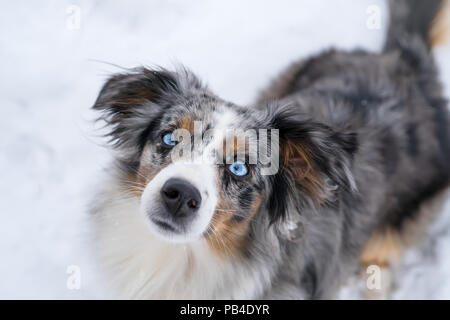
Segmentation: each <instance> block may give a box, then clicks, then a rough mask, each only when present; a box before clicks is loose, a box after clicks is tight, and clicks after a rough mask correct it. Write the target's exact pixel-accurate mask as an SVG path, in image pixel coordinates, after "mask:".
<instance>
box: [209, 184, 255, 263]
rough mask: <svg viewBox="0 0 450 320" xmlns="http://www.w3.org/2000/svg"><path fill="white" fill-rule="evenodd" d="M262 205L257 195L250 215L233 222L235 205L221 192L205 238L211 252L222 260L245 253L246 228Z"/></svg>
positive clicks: (246, 243)
mask: <svg viewBox="0 0 450 320" xmlns="http://www.w3.org/2000/svg"><path fill="white" fill-rule="evenodd" d="M261 203H262V195H258V196H257V197H256V198H255V199H254V200H253V204H252V207H251V209H250V213H249V215H248V217H246V218H245V219H244V220H242V221H236V220H233V216H234V215H235V213H236V214H238V213H237V212H236V209H235V207H236V205H235V204H234V203H232V201H230V200H228V199H226V198H225V195H224V193H223V191H222V192H221V194H220V200H219V203H218V205H217V209H216V211H215V212H214V215H213V219H212V222H211V225H210V230H211V231H210V232H209V234H208V236H207V237H206V240H207V242H208V245H209V247H210V248H211V250H212V251H213V252H214V253H215V254H216V255H218V256H219V257H221V258H223V257H226V256H239V255H242V254H243V253H244V252H245V249H246V248H247V245H248V242H247V241H248V238H247V236H248V228H249V225H250V222H251V221H252V219H253V218H254V216H255V215H256V213H257V212H258V209H259V208H260V206H261Z"/></svg>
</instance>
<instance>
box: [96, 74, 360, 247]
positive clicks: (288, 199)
mask: <svg viewBox="0 0 450 320" xmlns="http://www.w3.org/2000/svg"><path fill="white" fill-rule="evenodd" d="M94 109H96V110H100V111H102V112H103V113H102V119H104V120H105V121H106V123H107V124H108V126H109V128H110V131H109V136H110V138H111V144H112V145H113V147H114V148H115V150H116V151H117V160H118V163H119V164H120V168H121V169H122V173H123V174H122V182H123V186H124V187H125V190H126V191H124V192H127V193H129V194H132V195H135V196H137V197H139V198H140V203H141V211H142V214H144V215H145V216H146V217H147V218H148V222H149V226H150V229H151V230H152V231H153V232H154V233H155V234H157V235H159V236H160V237H162V238H164V239H166V240H168V241H175V242H184V241H195V240H198V239H206V240H208V241H209V244H210V245H212V246H213V247H215V248H216V249H218V250H219V251H220V250H221V248H222V247H223V246H224V245H226V248H228V249H229V248H233V250H234V249H236V250H237V251H239V250H240V249H242V248H244V247H245V244H246V241H247V240H248V239H247V238H248V235H249V230H250V225H251V223H252V221H255V220H257V219H258V221H263V222H264V223H266V224H267V227H270V226H271V225H273V224H274V223H282V222H283V221H284V220H286V219H287V217H288V215H289V214H290V213H289V212H290V210H291V211H292V208H297V210H294V211H297V212H298V209H299V208H301V207H300V206H306V205H308V206H314V205H320V204H321V203H323V202H326V201H327V199H330V193H333V192H334V190H335V187H336V186H338V187H345V188H347V187H351V185H352V177H351V174H350V171H349V165H350V162H351V154H352V152H353V151H354V149H355V147H356V142H355V138H354V136H352V135H349V134H344V133H338V132H335V131H333V130H331V129H330V128H329V127H327V126H326V125H323V124H320V123H316V122H313V121H310V120H308V119H305V118H303V117H302V116H301V115H299V113H298V112H297V111H296V110H295V109H294V108H292V107H289V106H277V105H275V104H273V105H269V106H266V107H264V108H261V107H260V108H244V107H240V106H237V105H235V104H232V103H229V102H226V101H224V100H222V99H220V98H219V97H217V96H216V95H214V94H213V93H211V92H210V91H209V90H208V89H207V88H206V87H205V86H203V85H202V84H201V83H200V81H199V80H198V79H197V78H196V77H195V76H194V75H193V74H192V73H190V72H189V71H187V70H185V69H182V70H178V71H176V72H170V71H167V70H163V69H160V70H149V69H146V68H139V69H134V70H132V71H130V72H128V73H124V74H117V75H114V76H112V77H111V78H110V79H109V80H108V81H107V83H106V84H105V85H104V87H103V88H102V90H101V92H100V94H99V97H98V99H97V101H96V103H95V105H94ZM256 217H259V218H256Z"/></svg>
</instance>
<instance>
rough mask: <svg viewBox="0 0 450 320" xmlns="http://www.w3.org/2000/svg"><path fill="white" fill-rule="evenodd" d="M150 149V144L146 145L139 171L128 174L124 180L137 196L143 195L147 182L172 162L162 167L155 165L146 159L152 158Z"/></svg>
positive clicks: (129, 189)
mask: <svg viewBox="0 0 450 320" xmlns="http://www.w3.org/2000/svg"><path fill="white" fill-rule="evenodd" d="M149 149H150V148H149V146H148V145H147V146H145V147H144V150H143V151H142V155H141V160H140V163H139V168H138V170H137V172H136V173H131V174H128V175H127V176H126V177H125V178H124V180H123V184H124V187H125V189H126V190H127V191H128V192H129V193H131V194H132V195H135V196H137V197H141V196H142V193H143V192H144V189H145V187H146V186H147V184H148V183H149V182H150V181H152V179H153V178H154V177H155V176H156V175H157V174H158V173H159V172H160V171H161V170H163V169H164V168H166V167H167V166H168V165H169V164H170V161H169V162H167V163H164V164H163V165H162V166H160V167H155V166H153V165H152V164H151V163H150V162H149V161H145V160H144V159H150V150H149Z"/></svg>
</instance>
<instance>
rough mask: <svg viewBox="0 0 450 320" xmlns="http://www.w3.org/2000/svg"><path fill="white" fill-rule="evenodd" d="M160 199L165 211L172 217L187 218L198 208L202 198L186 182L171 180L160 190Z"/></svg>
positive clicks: (176, 179) (195, 189)
mask: <svg viewBox="0 0 450 320" xmlns="http://www.w3.org/2000/svg"><path fill="white" fill-rule="evenodd" d="M161 197H162V199H163V202H164V205H165V207H166V209H167V211H168V212H169V213H170V214H172V215H173V216H174V217H181V216H187V215H189V214H192V213H194V212H196V211H197V210H198V208H200V203H201V202H202V196H201V195H200V192H199V191H198V190H197V188H196V187H194V186H193V185H192V184H191V183H189V182H188V181H186V180H183V179H178V178H171V179H169V180H167V181H166V183H164V185H163V187H162V188H161Z"/></svg>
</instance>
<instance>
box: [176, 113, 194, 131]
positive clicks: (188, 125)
mask: <svg viewBox="0 0 450 320" xmlns="http://www.w3.org/2000/svg"><path fill="white" fill-rule="evenodd" d="M177 125H178V128H180V129H186V130H187V131H189V132H190V133H191V134H194V120H193V119H192V118H191V117H189V116H184V117H182V118H181V119H180V120H179V121H178V122H177Z"/></svg>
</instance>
